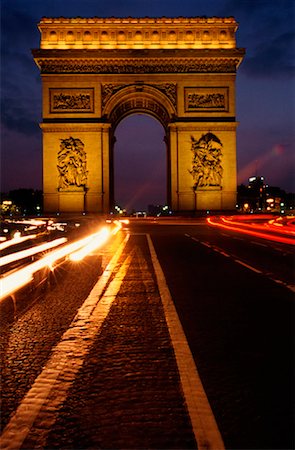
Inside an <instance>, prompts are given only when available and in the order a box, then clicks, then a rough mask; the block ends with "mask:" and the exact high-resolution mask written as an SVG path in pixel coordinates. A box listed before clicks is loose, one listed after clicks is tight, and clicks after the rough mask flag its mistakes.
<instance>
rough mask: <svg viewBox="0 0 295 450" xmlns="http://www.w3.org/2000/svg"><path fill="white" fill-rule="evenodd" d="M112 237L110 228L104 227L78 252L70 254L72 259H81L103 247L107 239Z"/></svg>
mask: <svg viewBox="0 0 295 450" xmlns="http://www.w3.org/2000/svg"><path fill="white" fill-rule="evenodd" d="M109 237H110V231H109V230H108V228H103V229H102V230H101V231H100V232H99V233H97V234H95V235H93V236H92V238H91V241H90V242H88V243H87V244H86V245H84V247H82V248H81V249H80V250H78V251H77V252H74V253H72V254H71V255H70V260H71V261H81V260H82V259H83V258H85V256H87V255H89V253H91V252H93V251H94V250H96V249H97V248H99V247H101V246H102V245H103V244H104V243H105V242H106V241H107V239H108V238H109Z"/></svg>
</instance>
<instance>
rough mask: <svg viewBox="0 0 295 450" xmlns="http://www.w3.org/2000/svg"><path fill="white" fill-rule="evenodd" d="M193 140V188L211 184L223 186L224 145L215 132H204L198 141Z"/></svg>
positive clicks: (192, 138) (191, 172) (191, 171)
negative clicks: (222, 160) (222, 162)
mask: <svg viewBox="0 0 295 450" xmlns="http://www.w3.org/2000/svg"><path fill="white" fill-rule="evenodd" d="M191 140H192V149H191V150H192V152H193V161H192V170H190V171H189V172H190V174H191V175H192V177H193V179H194V185H193V190H197V189H199V188H206V187H209V186H219V187H221V181H222V175H223V168H222V165H221V158H222V148H223V145H222V143H221V141H220V140H219V139H218V137H217V136H215V134H213V133H207V134H203V135H202V136H201V138H200V139H199V140H198V141H197V140H196V139H195V138H194V137H193V136H191Z"/></svg>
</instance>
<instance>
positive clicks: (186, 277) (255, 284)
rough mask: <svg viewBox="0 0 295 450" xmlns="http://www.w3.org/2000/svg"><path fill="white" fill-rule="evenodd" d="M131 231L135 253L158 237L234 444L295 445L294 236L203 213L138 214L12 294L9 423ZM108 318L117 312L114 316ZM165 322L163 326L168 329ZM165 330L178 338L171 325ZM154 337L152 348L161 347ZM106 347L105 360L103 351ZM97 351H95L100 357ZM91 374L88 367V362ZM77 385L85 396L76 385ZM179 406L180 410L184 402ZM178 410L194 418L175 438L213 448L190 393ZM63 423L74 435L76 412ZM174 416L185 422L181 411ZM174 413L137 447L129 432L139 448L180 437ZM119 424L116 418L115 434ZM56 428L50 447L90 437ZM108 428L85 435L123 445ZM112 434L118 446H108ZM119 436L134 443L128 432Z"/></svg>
mask: <svg viewBox="0 0 295 450" xmlns="http://www.w3.org/2000/svg"><path fill="white" fill-rule="evenodd" d="M127 234H130V239H129V244H128V245H129V246H128V247H126V249H125V252H128V253H130V255H132V254H133V253H134V251H135V250H134V248H135V246H136V248H139V249H141V250H140V251H141V252H142V253H143V254H148V250H147V248H148V247H147V242H148V239H149V236H150V238H151V241H152V243H153V246H154V249H155V252H156V255H157V258H158V260H159V263H160V266H161V268H162V270H163V273H164V275H165V278H166V282H167V285H168V287H169V290H170V293H171V297H172V300H173V302H174V305H175V307H176V310H177V313H178V316H179V319H180V322H181V324H182V326H183V329H184V332H185V335H186V339H187V342H188V344H189V347H190V350H191V352H192V355H193V359H194V362H195V365H196V368H197V371H198V373H199V376H200V379H201V381H202V384H203V387H204V390H205V393H206V395H207V398H208V400H209V403H210V406H211V409H212V413H213V415H214V417H215V420H216V423H217V426H218V428H219V431H220V434H221V436H222V439H223V442H224V446H225V448H228V449H292V448H294V379H295V378H294V375H295V374H294V355H295V352H294V343H295V339H294V300H295V299H294V250H293V247H292V246H291V245H287V244H281V243H275V242H271V241H268V240H265V239H259V238H256V237H253V236H247V235H245V234H240V233H237V232H233V231H227V230H219V229H216V228H213V227H210V226H208V225H207V224H206V222H205V221H204V220H202V219H200V220H195V221H194V222H190V221H181V222H180V221H178V222H175V221H174V222H172V223H171V224H167V223H166V222H165V221H163V222H161V221H147V220H142V221H140V220H137V221H133V222H132V223H131V224H129V225H126V226H125V227H124V228H123V230H122V231H120V232H119V233H118V234H117V235H116V236H115V237H114V238H113V239H112V240H111V241H110V242H109V243H108V244H107V245H105V247H104V248H103V249H101V250H100V251H99V252H96V253H95V254H92V255H91V256H89V257H87V258H86V259H85V260H83V262H81V263H79V264H75V263H70V262H68V263H66V264H64V265H63V266H60V267H59V268H58V269H57V270H56V271H55V272H54V273H53V274H52V275H51V277H50V279H49V280H48V281H47V282H46V283H45V284H43V285H42V286H41V287H39V288H38V290H37V291H36V289H34V288H33V287H28V288H26V289H24V290H23V291H22V292H20V293H18V294H16V296H15V298H14V302H13V301H12V299H7V300H6V301H4V302H2V304H1V359H2V360H1V363H2V396H1V397H2V398H1V399H2V406H1V424H2V427H3V428H4V427H5V426H6V425H7V424H8V423H9V421H10V419H11V417H12V415H13V413H14V412H15V410H16V408H17V407H18V406H19V405H20V404H21V403H22V400H23V398H24V396H25V394H26V393H27V392H28V391H29V390H30V389H31V388H32V386H33V385H34V382H35V380H36V377H37V376H38V375H39V374H40V373H41V372H42V370H43V368H44V366H45V365H46V362H47V361H48V359H49V358H50V356H51V354H52V349H53V348H54V347H55V346H56V345H57V344H58V343H59V341H60V340H61V338H62V336H63V333H65V332H66V331H67V329H68V327H69V326H70V324H71V322H72V320H73V318H74V317H75V315H76V313H77V310H78V308H80V307H81V305H82V304H83V302H84V300H85V299H86V297H87V296H88V295H89V293H90V291H91V289H92V288H93V286H94V285H95V283H96V282H97V280H98V279H99V277H100V276H101V274H102V273H103V271H104V269H105V268H106V266H107V264H108V263H109V262H110V261H111V259H112V257H113V255H114V254H115V252H116V250H117V248H118V247H119V245H120V244H121V243H122V242H123V240H124V239H125V237H126V235H127ZM145 261H148V257H146V259H145ZM146 264H147V265H148V267H149V269H148V272H150V273H152V272H153V267H152V265H151V264H150V262H149V261H148V262H147V263H146ZM141 267H143V266H142V265H139V269H140V270H143V269H142V268H141ZM139 269H138V270H139ZM116 270H118V267H117V269H116ZM145 271H147V269H146V268H145ZM154 278H155V277H154ZM130 280H131V281H130ZM130 280H128V279H127V278H126V280H125V281H124V280H123V285H122V286H123V288H121V289H124V298H125V299H126V298H127V299H128V297H130V298H131V297H132V295H133V293H134V281H132V279H130ZM118 292H119V291H118ZM120 292H121V291H120ZM121 295H123V294H122V293H121ZM153 295H156V294H155V293H153V294H151V297H152V296H153ZM155 298H156V297H155ZM156 305H157V301H156V300H155V306H154V307H155V308H158V307H159V306H156ZM159 314H160V313H159ZM116 317H117V316H116V315H114V316H113V319H112V320H113V322H116V321H117V320H118V318H116ZM159 317H160V316H159ZM107 319H108V321H109V322H110V316H107ZM126 320H127V319H126ZM130 320H131V319H130ZM113 325H114V326H115V325H116V326H118V324H115V323H114V324H113ZM154 326H156V325H154ZM161 333H162V331H161V332H160V331H157V336H158V335H159V336H160V334H161ZM161 336H162V334H161ZM165 336H166V335H165ZM151 338H152V337H151ZM159 339H160V337H159ZM161 339H164V340H165V342H166V344H167V337H164V334H163V338H161ZM152 341H153V339H151V341H149V342H150V344H149V348H153V347H152ZM94 342H95V341H94ZM166 344H165V345H166ZM95 345H96V344H95ZM97 345H98V344H97ZM97 348H99V349H100V350H99V351H101V352H102V351H103V350H102V349H103V348H104V346H102V344H100V347H97ZM97 351H98V350H97ZM142 351H145V350H142ZM155 351H156V347H155ZM147 353H148V352H147ZM165 354H167V361H170V359H171V358H172V356H173V355H172V356H171V351H170V350H169V349H168V348H166V347H165ZM172 354H173V352H172ZM85 357H86V353H85ZM105 357H106V358H107V355H106V356H105ZM95 358H98V359H99V354H98V355H96V357H95ZM95 358H94V356H93V355H92V364H93V360H95ZM171 361H172V360H171ZM127 363H128V361H127V362H126V361H125V362H124V364H127ZM87 364H88V363H87ZM87 364H86V363H85V366H86V365H87ZM167 364H168V363H167ZM169 364H170V362H169ZM173 364H174V363H173V362H171V366H170V365H169V367H170V368H169V369H168V368H167V370H169V371H170V370H171V374H172V375H171V378H170V380H174V381H173V383H178V381H177V376H176V375H174V374H175V368H174V365H173ZM167 367H168V366H167ZM89 370H90V369H89ZM101 370H103V368H101ZM79 373H80V378H81V373H83V372H81V371H80V372H79ZM173 377H175V378H173ZM85 380H87V374H86V373H85ZM80 381H81V380H80ZM88 383H89V380H88ZM171 383H172V381H171ZM138 386H140V385H138ZM104 389H105V388H104ZM165 389H167V393H169V395H168V394H167V398H166V399H165V398H164V397H163V398H162V400H161V401H162V402H164V401H165V402H168V397H170V399H171V398H172V397H173V394H172V390H173V389H172V388H171V386H170V385H169V386H168V385H166V384H164V385H162V386H161V390H162V391H165ZM171 389H172V390H171ZM76 391H77V392H80V391H79V390H76ZM86 394H87V392H86ZM72 395H73V398H74V397H75V395H76V396H77V393H76V394H75V389H74V390H73V392H72ZM81 395H82V394H81ZM116 395H119V394H118V392H117V394H116ZM158 395H160V394H159V393H158V394H157V396H158ZM76 401H77V400H76ZM104 401H106V398H104ZM112 401H114V399H112ZM171 401H172V400H171ZM176 403H177V401H176V400H175V405H176ZM77 407H78V406H77V404H75V402H74V400H73V401H72V406H71V404H70V403H68V404H66V405H65V408H66V409H65V411H70V410H71V408H74V409H75V408H77ZM67 408H68V409H67ZM169 408H171V410H173V403H172V405H171V406H169ZM175 410H177V411H178V413H177V414H178V418H179V420H180V422H179V423H180V424H181V427H182V428H179V429H177V432H175V430H172V429H171V430H170V432H171V435H172V438H173V442H174V443H175V444H174V446H173V448H201V445H200V443H198V442H196V441H197V439H196V441H195V440H194V438H192V437H191V434H190V433H191V431H190V427H189V425H187V423H188V422H187V419H186V418H185V415H184V414H183V413H182V412H181V411H182V410H181V404H178V403H177V405H176V406H175ZM65 411H64V413H63V414H64V416H65V414H66V412H65ZM80 414H83V408H82V410H81V412H80ZM61 416H62V414H61ZM88 420H89V418H88ZM133 420H134V419H133ZM171 420H172V419H171ZM173 420H174V419H173ZM57 423H59V426H60V431H59V433H60V435H61V434H62V435H64V436H66V434H67V433H69V430H66V428H67V426H66V423H67V422H66V421H65V420H64V419H63V418H62V417H61V419H60V421H59V422H58V421H57ZM88 423H89V422H88ZM169 423H170V426H171V427H174V428H175V423H174V422H173V421H172V422H169ZM169 423H168V422H167V423H165V425H164V426H165V427H166V428H165V433H163V434H164V437H163V438H162V437H161V438H160V437H159V435H157V433H155V435H154V438H153V439H154V440H153V441H152V442H150V441H149V442H148V441H147V442H148V444H146V445H145V446H142V447H140V444H139V442H143V443H144V442H145V441H144V438H143V436H140V439H141V440H139V441H136V444H135V443H134V445H133V447H132V440H128V439H129V438H127V437H126V441H125V442H127V443H128V444H129V447H128V448H172V445H171V441H169V438H168V437H167V436H168V434H169V429H168V427H169ZM109 425H110V424H108V427H106V429H107V430H109V434H112V431H111V430H110V428H109ZM91 429H93V427H91ZM56 433H57V434H54V432H52V431H51V434H50V432H49V434H48V441H47V447H46V448H81V449H82V448H83V440H82V441H81V440H80V442H79V444H75V443H74V442H71V444H69V441H66V438H65V440H64V441H63V443H62V444H61V438H60V437H58V436H59V435H58V432H56ZM173 433H174V434H173ZM166 435H167V436H166ZM182 435H183V440H181V439H182ZM172 438H171V439H172ZM178 438H179V439H178ZM105 439H106V440H105V441H102V443H101V444H100V445H101V446H100V447H94V444H93V443H92V444H91V443H89V442H90V441H89V442H88V441H87V440H86V438H85V441H84V444H85V443H86V442H88V444H87V445H86V446H85V448H114V447H112V442H115V441H109V440H108V439H109V438H108V436H105ZM157 439H159V440H158V441H157ZM24 442H25V444H24V447H23V448H30V447H29V445H34V444H32V442H34V441H30V440H27V441H24ZM26 442H27V444H26ZM30 442H31V444H30ZM103 442H107V443H108V444H107V445H108V446H105V447H103ZM134 442H135V441H134ZM157 443H158V444H159V445H157ZM105 445H106V444H105ZM116 445H117V447H116V448H127V447H126V445H125V446H124V440H123V441H122V440H121V441H120V440H119V441H117V442H116ZM148 445H149V447H148ZM160 445H161V446H160ZM3 448H4V447H3ZM11 448H12V447H11ZM32 448H37V447H32Z"/></svg>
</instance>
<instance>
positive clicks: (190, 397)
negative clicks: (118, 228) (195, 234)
mask: <svg viewBox="0 0 295 450" xmlns="http://www.w3.org/2000/svg"><path fill="white" fill-rule="evenodd" d="M147 240H148V245H149V249H150V253H151V258H152V263H153V266H154V270H155V274H156V277H157V283H158V288H159V292H160V296H161V299H162V304H163V308H164V312H165V317H166V322H167V326H168V330H169V333H170V337H171V341H172V345H173V348H174V352H175V357H176V362H177V366H178V370H179V376H180V380H181V384H182V389H183V393H184V397H185V401H186V404H187V408H188V412H189V415H190V419H191V423H192V427H193V431H194V434H195V438H196V441H197V444H198V449H199V450H217V449H218V450H223V449H224V448H225V447H224V444H223V440H222V437H221V434H220V431H219V429H218V426H217V423H216V420H215V417H214V415H213V412H212V410H211V407H210V404H209V401H208V398H207V395H206V393H205V391H204V388H203V385H202V382H201V379H200V376H199V374H198V371H197V368H196V365H195V362H194V359H193V356H192V353H191V351H190V348H189V345H188V342H187V340H186V337H185V334H184V331H183V328H182V325H181V323H180V320H179V318H178V315H177V312H176V309H175V306H174V303H173V300H172V297H171V294H170V291H169V288H168V286H167V283H166V279H165V275H164V273H163V270H162V268H161V265H160V263H159V260H158V257H157V254H156V251H155V248H154V246H153V243H152V240H151V237H150V235H147Z"/></svg>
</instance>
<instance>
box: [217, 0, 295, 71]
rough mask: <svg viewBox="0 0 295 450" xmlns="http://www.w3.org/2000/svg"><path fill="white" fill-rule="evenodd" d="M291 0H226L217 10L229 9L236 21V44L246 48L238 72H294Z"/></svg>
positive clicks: (294, 13)
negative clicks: (237, 24) (237, 25)
mask: <svg viewBox="0 0 295 450" xmlns="http://www.w3.org/2000/svg"><path fill="white" fill-rule="evenodd" d="M294 5H295V4H294V2H293V0H281V1H278V2H276V1H268V0H239V1H237V0H228V1H227V2H225V4H224V6H223V7H222V8H221V10H220V13H221V14H224V13H226V14H228V13H229V12H231V14H232V15H234V16H235V18H236V19H237V21H238V22H239V30H238V33H237V41H238V46H240V47H245V48H246V56H245V59H244V62H243V64H242V65H241V69H240V70H241V72H244V73H245V74H247V75H249V76H253V77H265V78H271V77H281V78H285V77H289V76H291V75H294V65H293V64H292V63H293V59H294V57H293V55H294V48H295V41H294V31H293V26H294V17H295V7H294Z"/></svg>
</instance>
